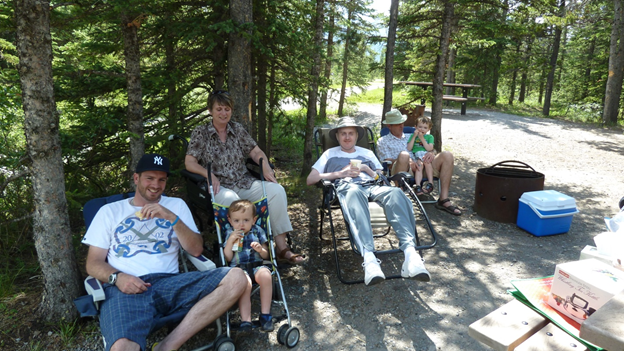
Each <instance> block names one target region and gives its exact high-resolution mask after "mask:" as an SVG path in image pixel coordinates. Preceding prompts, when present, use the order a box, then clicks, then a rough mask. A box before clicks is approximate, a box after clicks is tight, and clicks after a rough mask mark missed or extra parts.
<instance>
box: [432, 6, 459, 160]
mask: <svg viewBox="0 0 624 351" xmlns="http://www.w3.org/2000/svg"><path fill="white" fill-rule="evenodd" d="M454 16H455V4H453V3H452V2H451V1H450V0H445V1H444V17H443V18H442V32H441V33H440V50H439V54H438V57H437V59H436V65H435V68H434V75H433V87H432V89H433V104H432V106H431V121H432V122H433V128H432V129H431V134H432V135H433V138H434V140H435V143H434V148H435V149H436V150H437V151H438V152H440V151H442V95H444V94H443V91H444V69H445V66H446V55H447V54H448V49H449V41H450V39H451V27H452V23H453V17H454Z"/></svg>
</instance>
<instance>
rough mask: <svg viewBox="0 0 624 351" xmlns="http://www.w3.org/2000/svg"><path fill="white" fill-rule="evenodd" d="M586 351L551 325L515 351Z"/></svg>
mask: <svg viewBox="0 0 624 351" xmlns="http://www.w3.org/2000/svg"><path fill="white" fill-rule="evenodd" d="M544 350H552V351H586V350H587V348H586V347H585V346H584V345H583V344H581V343H580V342H579V341H578V340H576V339H575V338H573V337H572V336H570V334H568V333H566V332H564V331H563V330H561V329H560V328H559V327H557V326H556V325H554V324H552V323H548V325H546V326H545V327H544V328H542V329H540V330H539V331H538V332H537V333H535V334H533V336H531V337H530V338H528V339H527V340H526V341H525V342H523V343H522V344H520V346H518V347H516V349H515V351H544Z"/></svg>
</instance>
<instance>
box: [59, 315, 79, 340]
mask: <svg viewBox="0 0 624 351" xmlns="http://www.w3.org/2000/svg"><path fill="white" fill-rule="evenodd" d="M79 331H80V328H79V325H78V320H74V321H70V322H68V321H62V322H61V323H60V325H59V335H60V337H61V341H62V342H63V345H68V344H70V343H71V342H72V341H73V340H74V338H75V337H76V335H77V333H78V332H79Z"/></svg>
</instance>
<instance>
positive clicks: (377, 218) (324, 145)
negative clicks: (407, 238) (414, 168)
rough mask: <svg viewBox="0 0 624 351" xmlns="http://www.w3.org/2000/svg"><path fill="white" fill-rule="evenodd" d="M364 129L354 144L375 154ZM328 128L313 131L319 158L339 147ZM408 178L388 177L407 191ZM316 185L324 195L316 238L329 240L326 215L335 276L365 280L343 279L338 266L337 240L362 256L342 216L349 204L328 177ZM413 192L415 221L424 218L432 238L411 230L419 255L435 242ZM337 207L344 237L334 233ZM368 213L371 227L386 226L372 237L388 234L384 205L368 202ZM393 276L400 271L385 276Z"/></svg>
mask: <svg viewBox="0 0 624 351" xmlns="http://www.w3.org/2000/svg"><path fill="white" fill-rule="evenodd" d="M363 128H364V130H365V131H366V133H365V136H364V137H363V138H361V139H360V140H358V142H357V144H356V145H357V146H360V147H366V148H368V149H370V150H372V151H373V152H374V153H375V155H377V152H376V147H375V139H374V136H373V132H372V130H371V129H370V128H368V127H363ZM330 130H331V129H330V128H317V129H316V130H315V132H314V140H315V144H316V154H317V158H318V157H320V155H321V153H322V152H324V151H325V150H327V149H329V148H332V147H335V146H338V143H337V142H336V140H334V139H332V138H330V137H329V131H330ZM385 166H386V165H384V168H385ZM409 177H411V176H410V175H409V174H404V173H400V174H397V175H394V176H393V177H391V178H390V180H392V181H393V182H395V184H398V185H400V187H401V188H402V189H403V190H404V191H406V189H407V190H411V186H410V185H409V184H408V180H406V178H407V179H408V178H409ZM380 180H382V181H385V182H386V185H390V183H389V182H388V178H386V177H384V176H382V177H380ZM319 185H320V186H321V187H322V189H323V198H322V202H321V206H320V228H319V238H320V239H321V240H328V239H325V238H324V237H323V224H324V220H325V218H327V219H328V221H329V226H330V230H331V241H332V246H333V251H334V259H335V264H336V273H337V275H338V279H340V281H341V282H343V283H345V284H358V283H362V282H364V280H348V279H345V278H344V277H343V274H342V269H341V268H340V267H341V265H340V258H339V254H338V241H344V240H349V241H350V244H351V249H352V251H353V252H354V253H356V254H358V255H361V253H360V252H359V249H358V248H357V246H356V245H355V240H353V233H352V232H351V227H350V225H349V223H347V220H346V218H347V217H346V216H345V212H346V211H347V209H346V207H347V206H348V204H343V203H341V202H340V201H338V193H337V190H336V187H335V186H334V183H333V182H331V181H328V180H321V182H320V184H319ZM412 194H413V196H410V197H411V199H412V203H413V205H414V208H415V210H414V214H415V216H416V220H417V221H418V219H421V220H422V221H424V223H425V227H426V229H427V230H428V232H429V233H430V237H431V238H430V240H427V243H426V244H421V238H420V237H419V236H418V233H417V232H415V233H414V237H415V239H416V243H415V245H416V247H415V249H416V250H417V251H419V253H420V255H421V256H422V251H423V250H425V249H430V248H432V247H434V246H435V245H436V243H437V235H436V232H435V230H434V229H433V226H432V225H431V221H430V220H429V217H428V216H427V213H426V212H425V209H424V208H423V206H422V203H421V202H420V200H419V199H418V197H417V196H416V194H414V193H413V191H412ZM338 208H339V209H340V211H341V214H342V216H343V218H344V220H345V224H346V226H345V227H346V230H347V236H342V237H337V236H336V233H335V227H334V222H333V216H332V210H334V209H338ZM369 212H370V217H371V226H372V227H373V229H375V228H387V230H386V231H385V233H383V234H375V235H374V236H373V237H374V238H376V239H377V238H382V237H385V236H386V235H388V233H390V230H391V229H392V227H391V226H390V225H389V223H388V222H387V220H386V216H385V213H384V210H383V208H382V207H381V206H379V205H378V204H377V203H375V202H369ZM400 252H402V251H401V250H400V249H398V248H397V249H387V250H376V251H375V254H376V255H389V254H396V253H400ZM395 278H402V277H401V275H400V274H396V275H391V276H386V279H395Z"/></svg>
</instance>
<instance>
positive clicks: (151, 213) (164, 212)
mask: <svg viewBox="0 0 624 351" xmlns="http://www.w3.org/2000/svg"><path fill="white" fill-rule="evenodd" d="M139 212H141V214H142V218H147V219H152V218H162V219H166V220H168V221H169V222H171V223H173V222H174V221H175V219H176V215H175V213H173V212H171V211H169V210H168V209H166V208H165V207H163V206H161V205H160V204H157V203H150V204H146V205H145V206H143V207H142V208H141V210H139Z"/></svg>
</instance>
